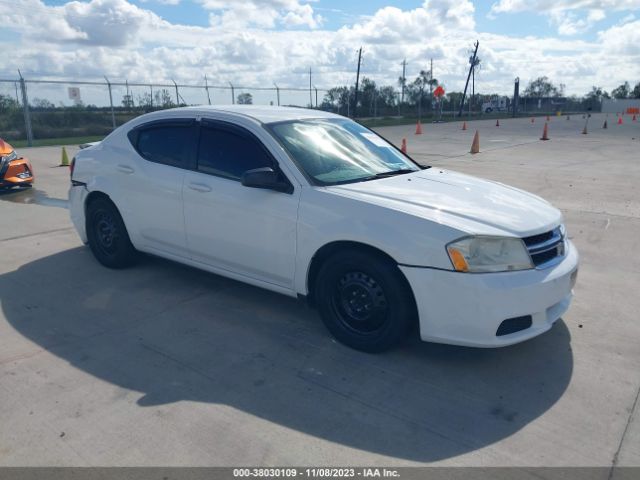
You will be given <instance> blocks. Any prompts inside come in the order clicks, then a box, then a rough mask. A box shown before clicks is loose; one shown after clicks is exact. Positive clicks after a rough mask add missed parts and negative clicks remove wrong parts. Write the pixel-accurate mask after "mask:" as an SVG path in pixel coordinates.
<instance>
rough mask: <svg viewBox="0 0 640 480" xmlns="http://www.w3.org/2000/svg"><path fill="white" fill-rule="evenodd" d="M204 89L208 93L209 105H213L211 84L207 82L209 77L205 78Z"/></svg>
mask: <svg viewBox="0 0 640 480" xmlns="http://www.w3.org/2000/svg"><path fill="white" fill-rule="evenodd" d="M204 89H205V90H206V91H207V100H208V101H209V105H211V96H210V95H209V83H208V82H207V76H206V75H205V76H204Z"/></svg>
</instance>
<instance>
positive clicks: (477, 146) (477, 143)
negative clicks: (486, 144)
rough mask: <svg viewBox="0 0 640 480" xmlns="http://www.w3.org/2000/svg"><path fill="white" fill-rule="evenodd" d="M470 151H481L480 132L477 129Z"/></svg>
mask: <svg viewBox="0 0 640 480" xmlns="http://www.w3.org/2000/svg"><path fill="white" fill-rule="evenodd" d="M470 153H480V135H479V134H478V130H476V134H475V135H474V136H473V142H472V143H471V150H470Z"/></svg>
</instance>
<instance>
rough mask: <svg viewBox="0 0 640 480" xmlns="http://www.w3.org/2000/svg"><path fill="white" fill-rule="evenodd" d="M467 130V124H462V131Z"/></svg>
mask: <svg viewBox="0 0 640 480" xmlns="http://www.w3.org/2000/svg"><path fill="white" fill-rule="evenodd" d="M466 129H467V122H462V130H466Z"/></svg>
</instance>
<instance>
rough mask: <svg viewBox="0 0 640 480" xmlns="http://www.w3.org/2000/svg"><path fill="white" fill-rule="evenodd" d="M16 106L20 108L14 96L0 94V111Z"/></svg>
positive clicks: (14, 108) (15, 107) (15, 108)
mask: <svg viewBox="0 0 640 480" xmlns="http://www.w3.org/2000/svg"><path fill="white" fill-rule="evenodd" d="M18 108H20V105H19V104H18V102H17V101H16V99H15V98H13V97H12V96H10V95H1V94H0V112H9V111H11V110H17V109H18Z"/></svg>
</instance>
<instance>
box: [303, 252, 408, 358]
mask: <svg viewBox="0 0 640 480" xmlns="http://www.w3.org/2000/svg"><path fill="white" fill-rule="evenodd" d="M315 300H316V305H317V306H318V309H319V311H320V315H321V317H322V320H323V322H324V324H325V325H326V327H327V328H328V329H329V331H330V332H331V333H332V334H333V336H334V337H336V339H337V340H338V341H340V342H342V343H344V344H345V345H347V346H349V347H351V348H354V349H356V350H361V351H365V352H371V353H376V352H382V351H385V350H388V349H390V348H392V347H394V346H396V345H398V344H399V343H400V342H401V341H402V340H403V339H404V338H405V337H406V335H407V333H408V331H409V330H410V328H411V326H412V325H414V324H415V323H416V320H417V313H416V307H415V301H414V298H413V294H412V292H411V288H410V286H409V284H408V283H407V281H406V279H405V278H404V276H403V275H402V272H400V270H399V269H398V267H397V265H395V264H394V263H393V262H392V261H391V260H389V259H386V258H384V257H382V256H378V255H372V254H369V253H366V252H362V251H358V250H349V251H344V252H339V253H337V254H335V255H333V256H331V257H330V258H329V259H327V260H326V261H325V262H324V264H323V265H322V267H321V268H320V271H319V272H318V276H317V280H316V288H315Z"/></svg>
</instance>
